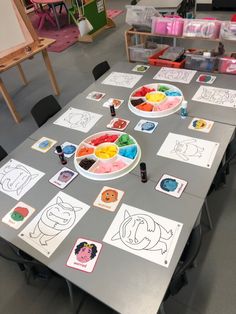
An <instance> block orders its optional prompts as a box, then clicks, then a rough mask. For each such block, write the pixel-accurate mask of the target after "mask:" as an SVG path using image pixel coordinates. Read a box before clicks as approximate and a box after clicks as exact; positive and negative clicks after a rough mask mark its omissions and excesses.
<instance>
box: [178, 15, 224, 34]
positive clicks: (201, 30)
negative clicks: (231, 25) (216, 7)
mask: <svg viewBox="0 0 236 314" xmlns="http://www.w3.org/2000/svg"><path fill="white" fill-rule="evenodd" d="M220 28H221V22H220V21H217V20H207V19H205V20H188V19H185V20H184V30H183V36H184V37H201V38H211V39H217V38H219V34H220Z"/></svg>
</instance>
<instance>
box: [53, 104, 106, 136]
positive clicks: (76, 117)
mask: <svg viewBox="0 0 236 314" xmlns="http://www.w3.org/2000/svg"><path fill="white" fill-rule="evenodd" d="M101 117H102V115H101V114H98V113H95V112H90V111H85V110H80V109H75V108H72V107H70V108H69V109H68V110H67V111H66V112H65V113H63V114H62V115H61V116H60V117H59V118H58V119H57V120H56V121H54V122H53V124H57V125H60V126H64V127H66V128H69V129H73V130H76V131H81V132H84V133H87V132H88V131H89V130H90V129H91V128H92V127H93V126H94V125H95V124H96V122H97V121H98V120H99V119H100V118H101Z"/></svg>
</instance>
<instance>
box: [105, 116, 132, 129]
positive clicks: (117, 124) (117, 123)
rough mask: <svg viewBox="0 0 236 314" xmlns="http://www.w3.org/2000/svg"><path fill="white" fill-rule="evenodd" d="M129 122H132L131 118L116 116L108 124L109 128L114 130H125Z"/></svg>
mask: <svg viewBox="0 0 236 314" xmlns="http://www.w3.org/2000/svg"><path fill="white" fill-rule="evenodd" d="M129 123H130V121H129V120H125V119H120V118H114V119H112V120H111V121H110V123H109V124H108V125H107V128H109V129H113V130H119V131H124V130H125V129H126V127H127V126H128V124H129Z"/></svg>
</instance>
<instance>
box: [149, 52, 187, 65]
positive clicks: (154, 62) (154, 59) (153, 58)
mask: <svg viewBox="0 0 236 314" xmlns="http://www.w3.org/2000/svg"><path fill="white" fill-rule="evenodd" d="M166 49H167V48H166ZM166 49H163V50H162V51H159V52H157V53H155V54H153V55H152V56H150V57H149V58H148V63H149V64H151V65H155V66H160V67H169V68H183V67H184V64H185V59H183V60H181V61H170V60H164V59H159V57H160V56H161V55H162V54H163V53H164V52H165V50H166Z"/></svg>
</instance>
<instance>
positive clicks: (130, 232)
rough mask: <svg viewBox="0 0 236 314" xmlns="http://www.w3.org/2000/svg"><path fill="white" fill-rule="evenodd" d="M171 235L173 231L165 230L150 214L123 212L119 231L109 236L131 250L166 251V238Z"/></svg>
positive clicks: (162, 252)
mask: <svg viewBox="0 0 236 314" xmlns="http://www.w3.org/2000/svg"><path fill="white" fill-rule="evenodd" d="M172 236H173V231H172V230H169V231H167V230H166V229H165V228H164V227H163V226H161V225H160V224H158V223H157V222H156V221H155V220H154V219H153V218H152V217H151V216H148V215H145V214H140V215H139V214H134V215H130V214H129V212H128V211H127V210H125V212H124V220H123V221H122V223H121V224H120V227H119V231H118V232H117V233H116V234H115V235H114V236H113V237H112V238H111V240H112V241H116V240H121V241H122V242H123V243H124V244H125V245H126V246H127V247H129V248H131V249H133V250H148V251H158V250H160V251H161V254H164V253H166V252H167V243H166V242H167V240H169V239H170V238H171V237H172Z"/></svg>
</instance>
